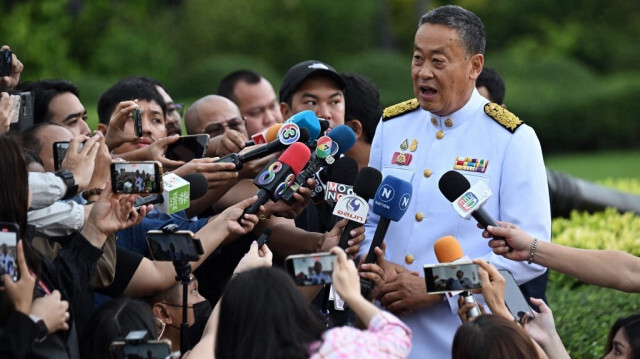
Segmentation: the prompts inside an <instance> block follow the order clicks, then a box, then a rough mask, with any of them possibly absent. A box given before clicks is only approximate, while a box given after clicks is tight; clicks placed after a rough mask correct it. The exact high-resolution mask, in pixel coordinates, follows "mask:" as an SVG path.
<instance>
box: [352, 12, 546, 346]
mask: <svg viewBox="0 0 640 359" xmlns="http://www.w3.org/2000/svg"><path fill="white" fill-rule="evenodd" d="M414 41H415V42H414V51H413V60H412V62H411V75H412V80H413V86H414V94H415V96H416V98H415V99H412V100H409V101H405V102H403V103H400V104H398V105H395V106H391V107H389V108H387V109H386V110H385V111H384V113H383V116H382V121H380V123H379V124H378V128H377V129H376V133H375V136H374V139H373V143H372V146H371V156H370V161H369V166H371V167H374V168H378V169H380V170H381V171H382V174H383V176H390V175H391V176H395V177H398V178H400V179H403V180H405V181H408V182H410V183H411V185H412V187H413V198H412V199H411V201H410V203H409V205H408V208H407V211H406V213H405V214H404V216H403V217H402V219H401V220H400V221H399V222H392V223H391V224H390V226H389V228H388V231H387V233H386V236H385V241H386V253H385V258H386V262H385V263H384V264H383V265H382V267H383V269H384V272H385V273H384V274H385V275H384V277H385V278H384V284H383V285H378V287H379V288H380V292H379V293H380V294H379V295H378V298H377V299H378V300H379V301H380V303H381V305H383V306H384V307H385V308H386V309H387V310H389V311H391V312H394V313H398V314H400V315H401V316H400V318H401V319H402V320H403V321H404V322H405V323H406V324H407V325H408V326H409V327H410V328H411V330H412V331H413V338H414V340H413V343H412V344H413V350H412V352H411V355H410V357H413V358H417V357H423V356H424V353H429V356H431V357H433V358H445V357H450V356H451V345H452V341H453V337H454V334H455V331H456V330H457V328H458V327H459V326H460V319H459V317H458V315H457V310H458V301H457V299H458V296H457V295H456V296H453V297H451V298H450V297H449V296H448V295H447V296H443V295H439V294H429V293H427V291H426V288H425V281H424V277H423V273H424V269H423V266H424V265H425V264H433V263H438V260H437V258H436V256H435V253H434V249H433V247H434V243H435V241H436V240H438V239H439V238H441V237H443V236H446V235H453V236H455V237H456V238H457V240H458V242H459V243H460V246H461V247H462V250H463V252H464V254H465V255H467V256H468V257H469V258H472V259H473V258H483V259H485V260H488V261H490V262H491V263H492V264H493V265H495V266H496V267H498V268H500V269H508V270H509V271H511V273H512V274H513V276H514V277H515V279H516V281H518V282H519V283H523V282H526V281H529V280H531V279H533V278H535V277H537V276H539V275H540V274H542V273H543V272H544V268H543V267H540V266H538V265H535V264H527V263H526V262H513V261H509V260H505V259H502V258H499V257H498V256H496V255H495V254H493V252H492V250H491V248H490V247H489V246H488V244H487V240H486V239H484V238H483V237H482V230H480V229H479V228H477V226H476V223H477V222H476V221H475V220H474V219H471V220H465V219H463V218H461V216H460V215H458V213H456V211H455V210H454V208H452V203H451V202H450V201H449V200H447V199H446V198H445V197H444V196H443V195H442V193H441V192H440V190H439V186H438V184H439V183H438V182H439V180H440V178H441V177H442V175H443V174H445V173H446V172H448V171H451V170H454V171H457V172H458V173H459V174H461V175H463V176H464V177H465V178H466V179H467V180H468V181H469V182H470V184H471V185H472V186H473V185H474V184H477V183H479V182H484V183H485V184H486V185H487V186H488V187H489V188H490V189H491V191H492V193H493V194H492V196H491V197H490V198H489V199H488V201H487V202H486V203H485V204H484V206H483V208H484V209H485V210H486V211H487V212H488V213H489V214H490V215H491V216H492V217H493V218H495V219H496V220H502V221H507V222H511V221H515V222H516V223H517V224H518V225H519V226H520V227H524V228H527V232H529V233H531V234H532V235H533V236H535V238H538V240H541V241H548V240H549V238H550V235H551V220H550V218H551V217H550V210H549V193H548V188H547V180H546V174H545V168H544V162H543V160H542V151H541V148H540V143H539V141H538V139H537V137H536V135H535V132H534V131H533V129H532V128H531V127H529V126H527V125H525V124H524V123H523V122H522V121H521V120H520V119H518V118H517V117H516V116H515V115H513V114H512V113H510V112H508V111H507V110H506V109H504V108H502V107H501V106H499V105H498V104H492V103H489V102H488V100H486V99H485V98H483V97H482V96H480V94H479V93H478V91H477V90H476V88H475V83H476V79H477V78H478V75H480V72H481V71H482V67H483V65H484V48H485V34H484V25H483V24H482V21H481V20H480V19H479V18H478V17H477V16H476V15H475V14H473V13H472V12H470V11H468V10H465V9H463V8H461V7H459V6H452V5H448V6H442V7H439V8H436V9H434V10H432V11H430V12H428V13H426V14H425V15H423V16H422V18H421V19H420V22H419V26H418V29H417V31H416V35H415V40H414ZM389 193H391V192H389ZM456 202H457V201H456ZM373 207H375V203H374V205H373V206H372V208H373ZM367 221H368V222H367V224H366V225H365V228H366V236H365V237H366V239H365V242H364V244H363V245H362V246H361V252H360V253H361V254H365V255H366V253H367V252H366V251H368V250H369V246H370V245H371V239H372V238H373V234H374V232H375V230H376V227H377V226H378V222H379V217H378V216H377V215H375V214H374V213H373V211H370V213H369V217H368V219H367ZM534 250H535V248H532V253H534ZM372 273H373V272H372ZM477 299H478V300H480V301H482V297H481V296H478V297H477Z"/></svg>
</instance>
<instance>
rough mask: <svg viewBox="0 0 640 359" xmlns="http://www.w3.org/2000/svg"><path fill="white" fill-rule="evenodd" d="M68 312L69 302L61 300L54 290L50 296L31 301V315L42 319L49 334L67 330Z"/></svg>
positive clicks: (58, 293)
mask: <svg viewBox="0 0 640 359" xmlns="http://www.w3.org/2000/svg"><path fill="white" fill-rule="evenodd" d="M68 310H69V302H67V301H66V300H62V298H61V296H60V292H58V290H54V291H53V292H52V293H51V294H49V295H46V296H44V297H40V298H37V299H35V300H34V301H33V305H32V307H31V314H33V315H35V316H38V317H40V318H42V320H43V321H44V324H46V325H47V329H48V330H49V334H51V333H54V332H57V331H58V330H69V323H68V321H69V312H68Z"/></svg>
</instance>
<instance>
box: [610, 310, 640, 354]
mask: <svg viewBox="0 0 640 359" xmlns="http://www.w3.org/2000/svg"><path fill="white" fill-rule="evenodd" d="M620 329H622V330H624V335H625V337H626V338H627V341H628V342H629V350H630V353H629V358H634V359H635V358H638V357H639V356H640V314H633V315H630V316H628V317H625V318H620V319H618V320H616V321H615V323H613V326H611V330H610V331H609V337H608V338H607V345H606V346H605V352H604V355H607V354H608V353H609V352H611V350H612V349H613V338H615V336H616V334H617V333H618V330H620Z"/></svg>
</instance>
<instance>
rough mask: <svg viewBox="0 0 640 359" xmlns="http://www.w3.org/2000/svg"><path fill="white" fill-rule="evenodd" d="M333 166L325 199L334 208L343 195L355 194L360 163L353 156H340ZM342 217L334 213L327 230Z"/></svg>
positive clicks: (327, 183)
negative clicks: (354, 189) (354, 187)
mask: <svg viewBox="0 0 640 359" xmlns="http://www.w3.org/2000/svg"><path fill="white" fill-rule="evenodd" d="M331 167H332V169H331V172H330V176H331V177H330V181H327V182H326V185H327V186H326V187H327V189H326V192H325V200H326V202H327V204H328V205H329V206H331V208H333V206H334V205H335V203H336V202H337V200H338V199H340V198H341V197H342V196H344V195H348V194H353V184H354V183H355V181H356V177H357V176H358V163H357V162H356V160H354V159H353V158H351V157H340V158H339V159H338V160H336V162H334V163H333V165H331ZM327 198H329V200H327ZM341 219H342V217H339V216H336V215H332V216H331V218H330V219H329V222H328V223H327V227H326V230H327V231H330V230H331V229H332V228H333V227H334V226H335V225H336V223H338V222H339V221H340V220H341Z"/></svg>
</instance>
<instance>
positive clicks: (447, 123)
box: [444, 118, 453, 127]
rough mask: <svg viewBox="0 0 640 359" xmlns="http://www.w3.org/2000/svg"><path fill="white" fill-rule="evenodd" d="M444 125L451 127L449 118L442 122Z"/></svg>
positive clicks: (451, 121)
mask: <svg viewBox="0 0 640 359" xmlns="http://www.w3.org/2000/svg"><path fill="white" fill-rule="evenodd" d="M444 125H445V126H447V127H453V120H452V119H450V118H448V119H446V120H444Z"/></svg>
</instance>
